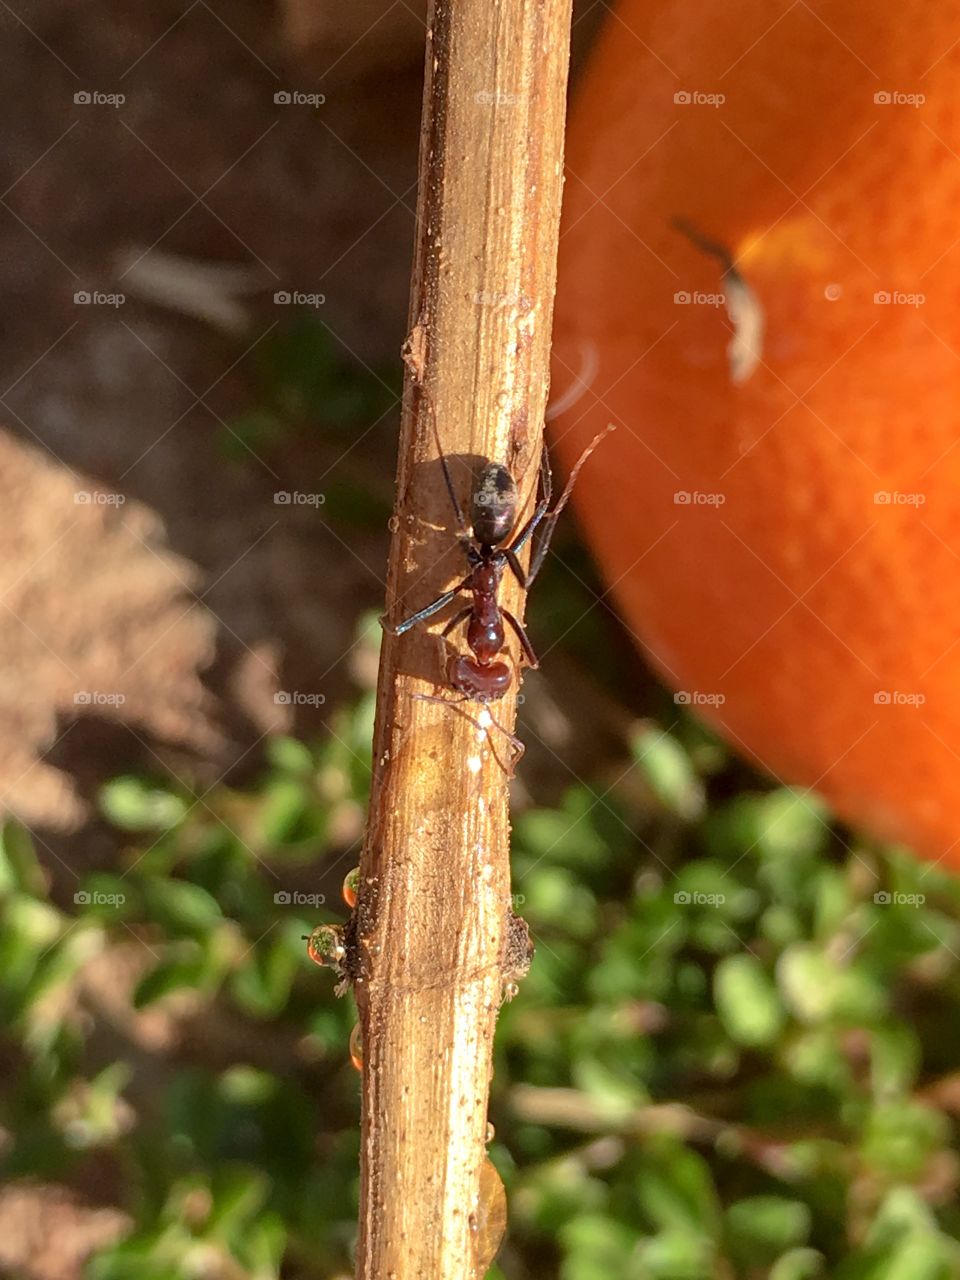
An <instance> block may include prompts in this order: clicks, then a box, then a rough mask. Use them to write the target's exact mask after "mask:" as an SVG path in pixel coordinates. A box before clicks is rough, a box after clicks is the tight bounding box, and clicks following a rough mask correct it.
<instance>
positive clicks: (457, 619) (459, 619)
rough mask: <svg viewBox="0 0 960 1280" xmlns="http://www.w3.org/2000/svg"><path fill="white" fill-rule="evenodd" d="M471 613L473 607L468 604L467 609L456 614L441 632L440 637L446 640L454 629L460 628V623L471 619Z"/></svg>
mask: <svg viewBox="0 0 960 1280" xmlns="http://www.w3.org/2000/svg"><path fill="white" fill-rule="evenodd" d="M471 613H473V605H471V604H468V605H467V607H466V608H465V609H461V610H460V612H459V613H455V614H454V615H453V617H452V618H451V619H450V621H449V622H448V623H447V625H446V626H445V627H444V628H443V630H442V631H441V632H440V635H441V636H442V637H443V638H444V639H446V638H447V636H448V635H449V634H450V632H451V631H452V630H453V629H454V627H457V626H459V625H460V623H461V622H463V621H464V619H465V618H469V617H470V615H471Z"/></svg>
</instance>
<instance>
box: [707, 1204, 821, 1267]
mask: <svg viewBox="0 0 960 1280" xmlns="http://www.w3.org/2000/svg"><path fill="white" fill-rule="evenodd" d="M725 1218H726V1228H727V1236H728V1239H729V1241H730V1249H731V1252H732V1253H733V1255H734V1256H735V1257H737V1258H739V1259H740V1262H741V1265H744V1266H745V1265H747V1264H749V1265H751V1266H757V1265H758V1264H762V1265H769V1264H771V1263H772V1262H773V1260H774V1259H775V1258H778V1257H779V1256H780V1254H782V1253H783V1252H784V1250H786V1249H790V1248H794V1247H795V1246H797V1245H802V1244H805V1243H806V1240H807V1236H808V1235H809V1234H810V1227H811V1215H810V1208H809V1206H808V1205H806V1204H804V1203H803V1202H802V1201H801V1200H788V1199H786V1198H785V1197H783V1196H751V1197H749V1198H748V1199H746V1200H738V1201H737V1202H736V1203H735V1204H732V1205H731V1206H730V1207H729V1208H728V1209H727V1211H726V1214H725Z"/></svg>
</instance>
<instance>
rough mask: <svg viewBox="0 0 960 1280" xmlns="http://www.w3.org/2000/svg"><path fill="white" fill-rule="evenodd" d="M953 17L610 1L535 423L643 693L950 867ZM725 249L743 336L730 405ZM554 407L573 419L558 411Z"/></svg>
mask: <svg viewBox="0 0 960 1280" xmlns="http://www.w3.org/2000/svg"><path fill="white" fill-rule="evenodd" d="M958 81H960V7H958V6H957V5H956V4H953V3H950V4H944V5H940V6H935V7H934V6H928V5H922V6H921V5H917V4H913V5H911V4H906V5H904V4H897V5H893V4H890V3H886V2H883V3H877V4H875V5H870V6H864V5H863V4H862V3H853V2H852V0H833V3H831V4H825V3H817V2H811V3H808V2H807V0H793V2H792V3H790V2H788V0H780V2H779V3H777V4H771V3H769V0H735V2H733V3H729V4H726V5H722V6H714V5H704V4H700V3H665V2H663V0H661V2H660V3H653V4H651V3H649V2H647V3H644V2H642V0H623V2H622V3H621V4H619V5H618V6H617V8H616V10H615V12H613V13H612V14H611V15H610V16H609V17H608V19H607V21H606V25H605V28H604V30H603V32H602V35H601V38H600V40H599V43H598V46H597V48H596V50H595V52H594V55H593V59H592V62H591V64H590V65H589V67H588V69H587V72H586V74H585V76H584V78H583V80H582V81H581V83H580V86H579V93H578V95H577V97H576V98H575V101H574V104H573V110H572V119H571V128H570V135H569V141H568V164H569V172H568V176H567V187H566V196H565V222H564V229H563V238H562V241H561V261H560V292H559V297H558V307H557V320H556V364H555V368H554V386H555V390H556V392H557V393H558V394H561V393H562V392H563V391H564V389H565V388H568V387H570V386H571V383H575V380H576V376H577V372H578V371H580V370H583V369H589V370H590V371H591V372H590V373H589V375H587V376H586V377H585V379H584V381H585V382H588V383H589V386H588V387H585V389H584V390H583V394H582V395H581V396H580V397H579V398H578V399H577V400H576V402H575V403H573V404H572V405H571V406H570V407H568V408H567V409H566V410H565V411H564V413H563V414H562V415H561V417H560V418H559V420H558V421H557V422H556V423H555V424H554V442H555V445H556V447H557V449H558V451H559V453H560V454H561V456H562V458H563V460H564V462H565V463H566V464H567V465H568V466H569V465H570V464H571V463H572V461H573V460H574V458H575V456H576V454H577V452H578V451H579V450H580V449H581V448H582V447H583V446H584V444H585V443H586V441H587V440H588V439H589V438H590V437H591V436H592V435H593V434H594V433H595V432H596V431H597V430H598V429H599V428H600V427H602V426H603V424H604V423H605V422H606V421H612V422H615V423H617V424H618V425H619V427H620V429H619V430H618V431H617V432H616V433H615V434H614V435H613V436H612V437H611V438H610V440H609V441H608V442H607V443H606V444H605V446H604V448H603V449H602V450H599V451H598V453H597V455H596V457H595V458H594V459H593V461H592V462H591V465H590V467H588V468H585V470H584V472H583V475H582V477H581V480H580V482H579V487H578V490H577V494H576V501H577V503H578V506H579V515H580V518H581V521H582V523H583V526H584V528H585V530H586V531H587V533H588V535H589V537H590V539H591V542H592V545H593V547H594V550H595V552H596V554H597V556H598V558H599V561H600V564H601V566H602V568H603V570H604V573H605V576H606V579H607V581H608V583H609V584H610V588H611V590H612V593H613V596H614V598H615V600H616V602H617V604H618V607H619V609H620V611H621V612H622V613H623V614H624V616H625V617H626V619H627V621H628V624H629V625H630V626H631V627H633V628H635V630H636V632H637V634H638V638H639V639H640V640H641V641H642V642H643V645H644V646H645V648H646V650H647V651H648V653H649V655H650V657H651V659H652V661H653V663H654V664H655V665H656V667H657V668H658V669H659V670H660V672H661V673H662V674H663V675H664V676H665V678H666V679H667V680H668V681H669V682H670V683H671V685H672V686H673V687H674V688H675V689H677V690H679V691H681V693H680V695H679V700H680V701H683V702H688V703H689V704H690V705H691V706H692V708H693V709H694V710H698V711H699V712H700V713H701V714H702V715H704V717H705V718H706V719H707V720H708V721H710V722H711V723H712V724H713V725H714V726H715V727H716V728H717V729H718V730H719V731H720V732H721V733H722V734H723V735H724V736H725V737H726V738H727V739H728V740H729V741H730V742H731V743H732V744H733V745H735V746H736V747H738V748H739V749H740V750H742V751H743V752H744V753H745V754H746V755H748V756H750V757H752V758H753V759H755V760H757V761H759V762H761V763H762V764H763V765H765V766H766V767H767V768H768V769H769V770H771V771H772V772H773V773H775V774H776V775H778V776H779V777H781V778H783V779H785V780H787V781H789V782H791V783H795V784H801V785H807V786H812V787H815V788H816V789H817V790H818V791H820V792H821V793H823V794H824V795H825V796H826V797H827V798H828V799H829V801H830V802H831V803H832V804H833V805H834V806H835V808H836V810H837V811H838V813H840V814H841V815H842V816H844V817H845V818H847V819H849V820H851V821H853V822H855V823H859V824H861V825H862V826H863V827H865V828H866V829H867V830H869V831H871V832H873V833H876V834H878V835H880V836H882V837H885V838H893V839H897V840H902V841H905V842H907V843H908V844H911V845H913V846H914V847H915V848H916V849H917V850H919V851H921V852H922V853H924V854H925V855H926V856H929V857H932V858H935V859H940V858H946V859H948V860H949V861H951V862H953V863H954V864H955V865H960V826H958V820H957V817H956V807H957V806H956V801H957V798H958V795H960V99H958V96H957V92H956V86H957V83H958ZM677 218H682V219H686V220H688V221H689V222H690V223H692V224H693V225H694V226H696V227H697V228H698V229H699V230H700V231H701V232H702V233H703V234H704V235H705V236H708V237H710V238H711V239H714V240H717V241H720V242H722V243H724V244H725V245H727V246H728V248H729V250H730V253H731V254H732V256H733V257H734V259H735V260H736V263H737V268H738V270H739V272H740V273H741V274H742V276H743V278H744V280H745V281H746V282H747V284H748V285H749V287H750V289H751V290H752V291H753V293H754V294H755V296H756V299H757V300H758V302H759V305H760V307H761V308H762V313H763V338H762V343H761V344H760V349H759V362H758V363H757V364H756V367H755V369H754V370H753V372H752V373H750V375H749V376H748V377H746V378H745V379H743V380H742V381H739V382H737V381H735V380H734V376H733V375H734V374H735V372H736V370H735V368H734V367H733V366H732V364H731V359H730V354H729V352H728V344H729V343H730V341H731V335H732V326H731V320H730V318H729V316H728V313H727V310H726V306H725V305H724V302H723V300H722V299H721V298H718V297H717V295H719V294H725V295H727V297H729V295H730V285H731V281H730V279H729V278H728V277H727V278H725V277H724V274H723V270H722V267H721V264H720V263H719V262H718V261H717V260H716V258H714V257H711V256H710V255H709V254H707V253H704V252H703V251H702V249H699V248H697V247H696V246H695V245H694V244H693V243H691V241H690V239H688V238H687V237H685V236H684V235H682V234H681V233H680V232H679V231H678V230H677V228H676V226H675V225H674V220H675V219H677ZM565 398H567V397H565Z"/></svg>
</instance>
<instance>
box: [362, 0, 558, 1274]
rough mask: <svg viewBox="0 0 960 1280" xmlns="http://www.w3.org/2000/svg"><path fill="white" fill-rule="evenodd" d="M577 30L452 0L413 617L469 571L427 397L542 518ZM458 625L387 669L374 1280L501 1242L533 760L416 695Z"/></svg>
mask: <svg viewBox="0 0 960 1280" xmlns="http://www.w3.org/2000/svg"><path fill="white" fill-rule="evenodd" d="M569 32H570V0H500V2H499V3H496V2H495V0H436V2H435V3H434V4H433V5H432V8H431V13H430V16H429V19H428V30H427V59H426V85H425V94H424V112H423V124H422V134H421V144H420V195H419V204H418V231H417V242H416V252H415V261H414V269H413V285H412V296H411V313H410V326H411V327H410V336H409V338H408V341H407V346H406V349H405V361H406V364H407V369H408V379H407V393H406V395H405V399H404V413H403V424H402V431H401V440H400V453H399V466H398V479H397V506H396V517H395V521H394V528H395V533H394V537H393V542H392V546H391V553H390V567H389V584H388V592H389V595H388V602H389V607H390V613H391V616H392V617H393V618H394V619H398V618H399V617H401V616H403V614H405V613H407V612H409V611H411V610H413V609H415V608H417V607H419V606H420V605H422V604H424V603H426V602H427V601H429V600H431V599H432V598H433V597H434V596H435V595H436V594H438V593H439V592H440V591H441V590H443V589H444V588H446V587H448V586H449V585H450V584H451V583H452V582H454V581H455V580H457V578H458V577H462V575H463V572H464V565H463V559H462V554H461V552H460V549H459V547H458V546H457V543H456V540H455V538H454V537H453V532H454V522H453V515H452V511H451V509H450V500H449V497H448V495H447V493H446V491H445V488H444V485H443V479H442V475H441V472H440V468H439V465H438V463H437V451H436V447H435V443H434V440H433V435H432V430H431V427H430V422H429V418H428V416H427V411H426V404H425V401H424V396H423V394H422V391H421V390H420V388H421V387H426V388H427V389H428V391H429V394H430V397H431V399H432V401H433V403H434V405H435V406H436V413H437V421H438V424H439V431H440V436H441V440H442V444H443V448H444V451H445V452H446V453H447V455H448V457H450V459H451V466H452V469H453V473H454V480H455V484H456V485H457V487H458V491H459V492H460V493H461V494H462V495H463V498H464V500H465V499H466V497H467V494H468V492H469V488H470V478H469V476H470V472H469V468H468V467H467V466H466V465H465V463H470V464H471V465H475V464H476V462H477V461H479V460H488V459H489V460H495V461H499V462H503V463H505V464H506V465H507V466H508V467H509V468H510V469H511V470H512V471H513V473H514V475H515V476H517V478H518V480H519V482H520V487H521V495H522V497H523V499H524V502H525V509H529V504H530V502H531V501H532V498H533V491H534V489H535V486H536V477H537V469H538V463H539V455H540V449H541V443H542V424H543V415H544V410H545V407H546V399H547V387H548V358H549V345H550V330H551V322H552V311H553V295H554V287H555V273H556V249H557V228H558V221H559V213H560V195H561V185H562V178H561V174H562V147H563V121H564V108H565V97H566V82H567V63H568V43H569ZM509 577H510V575H507V578H509ZM502 594H503V602H504V604H505V605H506V607H508V608H510V609H511V610H512V611H513V612H515V613H516V614H517V615H518V616H521V617H522V610H523V601H522V598H521V593H520V592H519V590H518V589H517V588H516V585H515V584H514V583H511V582H508V581H507V580H506V579H505V581H504V590H503V593H502ZM442 620H443V618H441V622H442ZM438 630H439V626H432V627H431V629H429V630H428V629H427V628H424V627H416V628H414V629H413V630H412V631H410V632H409V633H407V634H406V635H405V636H403V637H402V638H401V639H396V638H393V637H390V636H385V638H384V645H383V653H382V658H381V668H380V684H379V690H378V698H377V721H376V729H375V734H374V779H373V791H372V795H371V803H370V817H369V822H368V830H367V838H366V842H365V846H364V852H363V858H362V861H361V886H360V901H359V904H358V909H357V912H356V915H355V918H354V922H353V925H352V928H351V937H350V950H351V957H350V968H351V971H352V972H353V974H354V977H355V989H356V995H357V1003H358V1006H359V1010H360V1019H361V1027H362V1033H363V1044H364V1073H363V1137H362V1151H361V1166H362V1169H361V1172H362V1191H361V1206H360V1239H359V1248H358V1260H357V1276H358V1277H360V1278H362V1280H412V1278H413V1277H418V1278H419V1280H473V1277H474V1276H475V1274H476V1270H477V1259H476V1251H477V1240H478V1238H479V1237H480V1236H481V1234H482V1233H481V1232H480V1230H479V1227H480V1225H482V1224H481V1223H480V1217H482V1214H480V1212H479V1211H480V1208H481V1206H479V1204H478V1194H479V1193H478V1188H479V1182H480V1169H481V1165H482V1163H483V1160H484V1156H485V1145H484V1143H485V1132H486V1125H487V1115H486V1111H487V1095H488V1089H489V1081H490V1073H491V1051H492V1044H493V1034H494V1028H495V1024H496V1019H497V1012H498V1009H499V1006H500V1003H501V999H502V994H503V987H504V982H505V980H506V979H508V978H509V976H510V975H509V972H508V971H509V968H510V966H511V963H512V961H511V959H510V955H509V952H510V934H511V911H510V864H509V818H508V779H507V776H506V774H505V771H504V768H503V764H502V762H504V761H506V760H508V759H509V755H510V748H509V743H508V742H507V740H506V739H505V738H504V737H503V736H502V735H500V734H499V733H498V731H497V730H496V729H492V730H490V731H489V735H488V734H485V733H483V732H482V731H480V730H479V729H478V728H477V726H476V725H475V724H474V723H472V722H471V720H469V719H467V718H466V716H464V715H463V714H462V710H463V709H458V708H456V707H454V706H440V705H437V704H436V703H430V702H423V701H418V700H416V699H415V698H414V697H413V696H412V695H414V694H417V693H420V694H423V693H426V694H437V693H441V694H442V693H443V692H444V690H445V689H446V682H445V665H446V656H447V655H446V653H445V649H444V643H443V642H442V641H441V640H440V639H439V637H438V635H437V631H438ZM456 639H457V640H458V642H459V643H462V638H460V637H456ZM466 710H468V711H469V712H471V714H472V715H474V716H476V715H478V714H479V711H478V708H477V707H476V706H473V705H470V706H468V707H467V708H466ZM515 710H516V708H515V699H514V694H513V693H511V694H510V695H509V696H508V697H507V698H505V699H504V701H503V702H501V703H498V704H497V705H496V708H495V714H496V716H497V719H498V720H500V721H501V722H502V723H503V724H504V725H505V726H506V727H507V728H508V729H510V728H512V726H513V721H514V716H515ZM478 1215H479V1216H478Z"/></svg>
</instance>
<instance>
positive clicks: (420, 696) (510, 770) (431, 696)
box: [410, 693, 527, 778]
mask: <svg viewBox="0 0 960 1280" xmlns="http://www.w3.org/2000/svg"><path fill="white" fill-rule="evenodd" d="M410 696H411V698H416V700H417V702H439V703H440V705H441V706H442V707H454V708H455V709H456V711H457V714H458V715H461V716H463V718H464V719H465V720H469V721H470V723H471V724H472V725H473V727H474V728H475V729H479V731H480V732H481V733H484V734H486V735H487V740H488V741H489V740H490V735H489V733H488V732H487V726H486V725H485V724H482V723H481V722H480V721H479V720H478V719H477V718H476V716H472V715H471V714H470V712H469V711H464V709H463V706H462V704H463V703H464V702H469V701H470V699H469V698H467V697H466V696H464V697H462V698H441V697H439V695H437V694H435V693H412V694H411V695H410ZM483 709H484V711H485V712H486V713H487V715H488V716H489V717H490V723H491V724H492V725H493V726H494V727H495V728H497V729H499V730H500V732H501V733H502V734H503V736H504V737H505V738H506V739H507V741H508V742H509V743H510V745H511V747H513V750H514V752H515V754H514V757H513V759H512V760H511V761H510V765H509V767H508V766H507V765H505V764H504V763H503V761H502V760H501V759H500V757H499V755H498V754H497V750H496V748H495V747H494V745H493V743H492V742H491V743H490V751H491V753H492V755H493V758H494V760H496V762H497V764H498V765H499V766H500V768H501V769H502V770H503V772H504V773H505V774H506V775H507V777H508V778H512V777H513V776H514V774H515V772H516V768H517V765H518V764H519V763H520V761H521V760H522V759H523V753H524V752H525V751H526V749H527V748H526V746H525V745H524V744H523V743H522V742H521V741H520V739H519V738H518V737H517V736H516V734H513V733H511V732H510V730H509V729H506V728H504V726H503V725H502V724H501V723H500V721H499V720H497V719H496V717H495V716H494V715H493V713H492V712H491V710H490V708H489V707H488V706H487V705H486V704H484V707H483Z"/></svg>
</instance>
